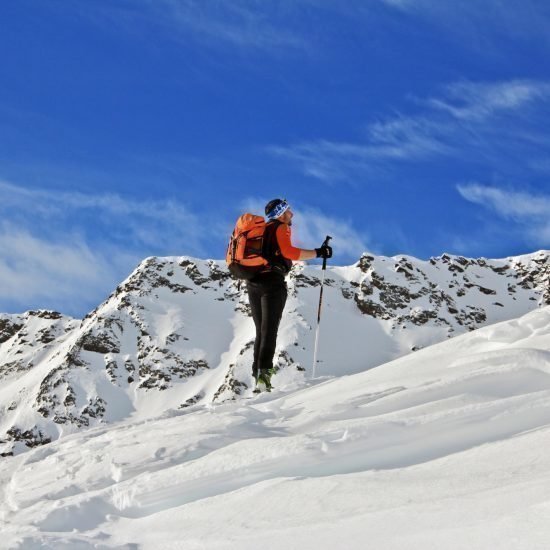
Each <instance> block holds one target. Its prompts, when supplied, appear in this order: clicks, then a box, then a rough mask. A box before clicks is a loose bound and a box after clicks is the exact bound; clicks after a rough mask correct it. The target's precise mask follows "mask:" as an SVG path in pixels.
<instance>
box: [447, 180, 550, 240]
mask: <svg viewBox="0 0 550 550" xmlns="http://www.w3.org/2000/svg"><path fill="white" fill-rule="evenodd" d="M457 190H458V192H459V193H460V195H461V196H462V197H463V198H464V199H466V200H467V201H469V202H472V203H475V204H479V205H481V206H483V207H485V208H487V209H489V210H492V211H494V212H495V213H496V214H497V215H498V216H500V217H502V218H504V219H506V220H509V222H514V223H515V224H516V225H517V227H518V228H519V229H520V230H521V231H522V232H523V234H524V236H525V237H526V238H527V240H528V241H529V242H532V243H535V244H536V245H537V246H543V247H550V196H548V195H534V194H532V193H527V192H524V191H514V190H505V189H501V188H498V187H494V186H488V185H480V184H478V183H469V184H463V185H458V186H457Z"/></svg>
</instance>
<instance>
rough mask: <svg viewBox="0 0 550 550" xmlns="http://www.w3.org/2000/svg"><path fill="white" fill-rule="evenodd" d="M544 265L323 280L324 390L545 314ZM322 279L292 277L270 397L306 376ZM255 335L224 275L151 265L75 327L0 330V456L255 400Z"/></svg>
mask: <svg viewBox="0 0 550 550" xmlns="http://www.w3.org/2000/svg"><path fill="white" fill-rule="evenodd" d="M549 257H550V256H549V254H548V252H544V251H541V252H538V253H535V254H531V255H526V256H521V257H516V258H509V259H506V260H487V259H477V260H473V259H466V258H462V257H457V256H449V255H443V256H441V257H439V258H432V259H431V260H429V261H420V260H417V259H415V258H410V257H405V256H397V257H395V258H387V257H375V256H370V255H368V254H364V255H363V256H362V257H361V258H360V260H359V261H358V262H357V264H355V265H352V266H348V267H331V268H330V269H329V270H328V273H327V278H326V285H327V286H326V291H325V294H324V305H323V308H324V309H323V319H322V330H321V342H320V349H319V363H318V365H317V369H316V372H317V374H319V375H321V376H341V375H346V374H354V373H358V372H361V371H364V370H366V369H369V368H372V367H374V366H377V365H380V364H382V363H385V362H387V361H390V360H392V359H395V358H396V357H400V356H403V355H406V354H408V353H410V352H411V351H416V350H418V349H421V348H424V347H426V346H428V345H431V344H434V343H436V342H440V341H442V340H445V339H447V338H449V337H451V336H455V335H457V334H461V333H464V332H467V331H470V330H473V329H476V328H479V327H480V326H484V325H487V324H491V323H495V322H498V321H502V320H504V319H509V318H514V317H517V316H519V315H522V314H524V313H526V312H528V311H531V310H533V309H536V308H537V307H539V306H543V305H545V304H548V303H550V295H549V286H550V283H549V276H550V275H549V273H550V259H549ZM319 285H320V270H319V266H304V265H297V266H295V268H294V269H293V271H292V273H291V274H290V276H289V290H290V295H289V300H288V303H287V306H286V310H285V315H284V318H283V322H282V324H281V328H280V335H279V340H278V349H277V353H276V363H277V367H278V368H279V372H278V374H277V375H276V376H275V378H274V384H275V385H276V386H280V385H284V384H287V383H289V382H293V383H301V382H303V381H304V379H305V377H306V376H307V375H308V374H309V373H310V372H311V367H312V365H311V361H312V355H313V353H312V348H313V335H314V328H315V324H316V313H317V303H318V299H319ZM253 339H254V327H253V323H252V320H251V318H250V316H249V307H248V300H247V296H246V292H245V289H244V286H243V287H242V288H240V289H239V287H238V286H237V284H236V282H235V281H233V280H232V279H231V278H230V276H229V273H228V272H227V270H226V268H225V265H224V263H223V262H219V261H213V260H196V259H192V258H187V257H178V258H148V259H147V260H145V261H143V262H142V263H141V264H140V265H139V266H138V268H137V269H136V270H135V271H134V272H133V273H132V274H131V275H130V277H129V278H128V279H127V280H126V281H124V282H123V283H122V284H121V285H120V286H119V287H118V288H117V289H116V290H115V291H114V292H113V294H112V295H111V296H110V297H109V298H108V299H107V300H106V301H105V302H104V303H103V304H101V305H100V306H99V307H98V308H97V309H96V310H94V311H93V312H91V313H90V314H88V315H87V316H86V317H85V318H84V319H83V320H82V321H78V320H74V319H69V318H66V317H63V316H61V315H60V314H58V313H55V312H45V311H42V312H29V313H27V314H25V315H2V316H0V378H1V380H2V385H1V386H0V455H2V456H4V457H6V456H11V455H16V454H18V453H20V452H23V451H26V450H28V449H31V448H33V447H35V446H36V445H41V444H45V443H49V442H50V441H52V440H55V439H57V438H58V437H60V436H62V435H68V434H70V433H74V432H75V431H78V430H81V429H87V428H91V427H94V426H100V425H103V424H106V423H113V422H118V421H121V420H124V419H127V418H130V417H132V418H139V419H146V418H150V417H154V416H155V415H158V414H161V413H163V412H164V411H169V410H173V409H176V410H184V409H185V408H187V407H190V406H193V405H194V404H196V403H202V404H207V403H221V402H223V401H226V400H232V399H235V398H238V397H239V396H245V395H250V393H251V386H252V377H251V363H252V344H253Z"/></svg>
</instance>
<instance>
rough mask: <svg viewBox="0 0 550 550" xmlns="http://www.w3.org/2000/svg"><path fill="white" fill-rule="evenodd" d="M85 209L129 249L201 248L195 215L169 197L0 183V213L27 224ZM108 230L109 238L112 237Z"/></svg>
mask: <svg viewBox="0 0 550 550" xmlns="http://www.w3.org/2000/svg"><path fill="white" fill-rule="evenodd" d="M86 212H89V213H91V214H93V215H94V216H95V218H94V222H95V224H96V225H97V227H98V228H99V227H101V226H103V227H104V228H106V229H107V228H109V230H110V231H113V232H114V233H116V234H117V235H118V236H119V238H120V237H122V238H124V239H125V240H126V241H127V246H128V247H132V246H134V247H136V246H137V247H140V246H143V247H151V246H152V247H157V248H163V247H165V246H166V245H167V244H169V245H171V246H173V247H174V248H177V247H181V246H185V247H186V249H187V250H188V251H189V253H190V254H199V255H200V254H201V253H202V252H203V244H204V243H203V242H202V240H201V239H202V238H203V237H204V236H205V235H204V228H203V227H202V225H200V224H199V223H198V218H197V216H196V215H195V214H194V213H192V212H191V211H190V210H189V209H188V208H187V207H186V206H185V205H183V204H181V203H179V202H177V201H174V200H161V201H159V200H149V201H146V200H140V201H137V200H135V199H132V198H130V197H123V196H121V195H119V194H115V193H109V194H99V195H92V194H85V193H80V192H73V191H70V192H68V191H55V190H51V189H36V188H26V187H22V186H18V185H15V184H12V183H10V182H5V181H0V213H3V215H4V217H5V218H6V217H7V218H8V219H10V218H12V217H14V216H16V217H17V218H18V219H21V218H25V219H26V220H27V221H28V222H30V221H32V222H36V221H37V218H42V219H44V220H50V221H51V220H56V219H59V218H66V219H70V218H77V219H78V216H79V215H81V214H85V213H86ZM114 233H113V236H114Z"/></svg>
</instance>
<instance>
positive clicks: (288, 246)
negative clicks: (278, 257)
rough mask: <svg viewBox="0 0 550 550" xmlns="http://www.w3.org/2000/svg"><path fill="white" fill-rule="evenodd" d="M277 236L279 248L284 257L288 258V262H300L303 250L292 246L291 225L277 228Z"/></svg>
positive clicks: (281, 225)
mask: <svg viewBox="0 0 550 550" xmlns="http://www.w3.org/2000/svg"><path fill="white" fill-rule="evenodd" d="M275 235H276V237H277V243H278V244H279V248H280V249H281V254H282V255H283V257H284V258H287V259H288V260H294V261H296V260H299V259H300V253H301V249H300V248H296V247H295V246H292V242H291V235H292V233H291V231H290V225H288V224H286V223H282V224H280V225H279V227H277V232H276V233H275Z"/></svg>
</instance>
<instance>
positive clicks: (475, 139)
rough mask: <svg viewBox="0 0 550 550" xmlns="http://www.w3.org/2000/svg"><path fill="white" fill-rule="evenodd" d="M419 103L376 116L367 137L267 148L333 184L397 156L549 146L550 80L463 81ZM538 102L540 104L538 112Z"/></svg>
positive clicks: (539, 151)
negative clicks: (404, 111)
mask: <svg viewBox="0 0 550 550" xmlns="http://www.w3.org/2000/svg"><path fill="white" fill-rule="evenodd" d="M414 103H415V105H416V107H417V112H416V113H415V114H411V115H407V116H405V115H401V114H397V115H394V116H393V117H391V118H388V119H386V120H383V121H379V122H374V123H372V124H370V125H369V126H368V128H367V133H366V136H367V137H366V139H364V140H361V141H357V142H351V141H350V142H341V141H339V142H337V141H330V140H327V139H319V140H315V141H309V142H301V143H296V144H291V145H289V146H280V145H278V146H271V147H268V148H267V151H268V152H269V153H271V154H273V155H276V156H278V157H281V158H286V159H288V160H289V161H291V162H293V163H296V164H298V165H299V166H300V167H301V169H302V170H303V172H304V173H305V174H306V175H309V176H311V177H313V178H316V179H318V180H321V181H323V182H325V183H332V182H334V181H337V180H349V181H353V180H358V179H360V178H362V177H364V176H365V175H367V176H368V175H372V174H376V173H377V171H379V170H380V169H381V168H384V167H391V166H392V165H393V164H395V163H397V162H405V161H406V162H419V161H426V160H429V159H433V158H435V157H440V156H449V155H453V156H463V155H464V154H467V155H468V158H470V159H476V158H477V159H483V160H484V161H485V162H487V160H488V159H490V158H493V157H494V156H495V151H496V155H497V156H498V157H499V160H500V161H501V162H506V160H507V158H506V155H502V150H503V149H506V148H508V149H509V151H510V152H512V153H513V154H520V155H522V149H523V148H526V149H527V150H528V151H529V152H530V153H531V154H532V155H536V158H540V157H541V156H543V154H544V153H545V152H547V151H548V148H549V147H550V141H549V139H548V137H547V133H546V129H545V128H541V127H540V119H541V118H542V117H541V113H546V112H547V109H548V104H550V81H535V80H512V81H505V82H481V83H474V82H458V83H454V84H451V85H449V86H447V87H445V88H444V89H443V91H442V94H441V95H440V96H439V97H432V98H428V99H426V100H418V99H417V100H415V102H414ZM533 107H535V108H536V109H538V110H536V109H535V110H533V111H531V110H530V109H531V108H533ZM544 109H546V110H544ZM533 160H535V159H533ZM526 162H530V160H529V159H526Z"/></svg>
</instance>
